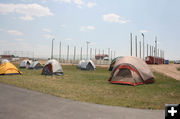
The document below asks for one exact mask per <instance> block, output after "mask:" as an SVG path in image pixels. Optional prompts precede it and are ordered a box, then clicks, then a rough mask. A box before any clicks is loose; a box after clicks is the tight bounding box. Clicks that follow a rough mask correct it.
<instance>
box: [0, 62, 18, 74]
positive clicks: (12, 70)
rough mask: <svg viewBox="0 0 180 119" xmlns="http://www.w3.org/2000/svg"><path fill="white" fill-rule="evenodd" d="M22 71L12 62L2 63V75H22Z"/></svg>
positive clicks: (0, 65)
mask: <svg viewBox="0 0 180 119" xmlns="http://www.w3.org/2000/svg"><path fill="white" fill-rule="evenodd" d="M20 74H21V72H20V71H19V70H18V69H17V68H16V67H15V66H14V65H13V64H11V63H10V62H4V63H3V64H0V75H20Z"/></svg>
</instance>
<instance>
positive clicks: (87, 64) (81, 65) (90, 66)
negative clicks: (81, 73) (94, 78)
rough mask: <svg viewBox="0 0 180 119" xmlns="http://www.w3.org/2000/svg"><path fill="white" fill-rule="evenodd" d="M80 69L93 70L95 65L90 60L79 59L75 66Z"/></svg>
mask: <svg viewBox="0 0 180 119" xmlns="http://www.w3.org/2000/svg"><path fill="white" fill-rule="evenodd" d="M77 67H78V68H80V69H81V70H95V69H96V66H95V64H94V62H93V61H92V60H81V61H80V62H79V64H78V66H77Z"/></svg>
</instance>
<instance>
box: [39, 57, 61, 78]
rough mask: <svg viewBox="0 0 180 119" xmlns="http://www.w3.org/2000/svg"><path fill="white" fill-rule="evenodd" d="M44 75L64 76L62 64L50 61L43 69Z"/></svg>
mask: <svg viewBox="0 0 180 119" xmlns="http://www.w3.org/2000/svg"><path fill="white" fill-rule="evenodd" d="M42 75H63V69H62V67H61V64H60V63H59V62H58V61H57V60H54V59H52V60H49V61H48V62H47V63H46V65H45V66H44V67H43V69H42Z"/></svg>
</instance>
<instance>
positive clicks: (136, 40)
mask: <svg viewBox="0 0 180 119" xmlns="http://www.w3.org/2000/svg"><path fill="white" fill-rule="evenodd" d="M135 48H136V49H135V51H136V57H137V36H135Z"/></svg>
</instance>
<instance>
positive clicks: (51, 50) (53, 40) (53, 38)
mask: <svg viewBox="0 0 180 119" xmlns="http://www.w3.org/2000/svg"><path fill="white" fill-rule="evenodd" d="M54 40H55V39H54V38H53V39H52V49H51V59H53V41H54Z"/></svg>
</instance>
